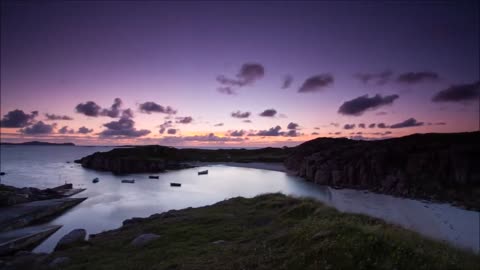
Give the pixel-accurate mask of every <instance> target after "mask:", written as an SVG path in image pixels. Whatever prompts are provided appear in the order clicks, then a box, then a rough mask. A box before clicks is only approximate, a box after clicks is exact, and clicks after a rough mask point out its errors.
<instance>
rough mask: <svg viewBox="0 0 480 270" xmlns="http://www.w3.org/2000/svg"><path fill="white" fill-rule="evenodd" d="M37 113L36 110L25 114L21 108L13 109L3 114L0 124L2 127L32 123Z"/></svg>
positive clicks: (19, 126) (22, 125) (14, 126)
mask: <svg viewBox="0 0 480 270" xmlns="http://www.w3.org/2000/svg"><path fill="white" fill-rule="evenodd" d="M37 115H38V112H37V111H33V112H31V113H30V114H26V113H24V112H23V111H22V110H18V109H17V110H13V111H10V112H8V113H7V114H5V115H4V116H3V118H2V120H1V121H0V126H1V127H4V128H22V127H26V126H28V125H30V124H32V123H33V121H34V120H35V117H36V116H37Z"/></svg>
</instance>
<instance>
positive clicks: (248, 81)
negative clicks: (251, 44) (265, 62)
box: [217, 63, 265, 95]
mask: <svg viewBox="0 0 480 270" xmlns="http://www.w3.org/2000/svg"><path fill="white" fill-rule="evenodd" d="M264 76H265V68H264V67H263V66H262V65H261V64H258V63H246V64H243V65H242V67H241V68H240V71H239V72H238V73H237V75H236V78H228V77H226V76H223V75H220V76H218V77H217V82H219V83H220V84H221V85H222V87H219V88H218V89H217V90H218V91H219V92H220V93H224V94H228V95H233V94H236V93H235V90H234V87H243V86H246V85H252V84H253V83H255V81H257V80H260V79H261V78H263V77H264Z"/></svg>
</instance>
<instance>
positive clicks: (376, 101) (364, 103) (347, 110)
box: [338, 94, 399, 116]
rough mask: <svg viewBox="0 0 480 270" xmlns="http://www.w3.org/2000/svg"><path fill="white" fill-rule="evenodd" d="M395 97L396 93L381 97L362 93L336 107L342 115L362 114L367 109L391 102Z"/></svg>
mask: <svg viewBox="0 0 480 270" xmlns="http://www.w3.org/2000/svg"><path fill="white" fill-rule="evenodd" d="M397 98H399V96H398V95H390V96H385V97H382V96H381V95H378V94H377V95H375V96H373V97H368V95H363V96H360V97H357V98H354V99H352V100H349V101H346V102H344V103H343V104H342V106H340V108H339V109H338V113H340V114H343V115H354V116H359V115H362V114H363V113H364V112H365V111H367V110H375V109H377V108H379V107H381V106H385V105H390V104H392V103H393V102H394V101H395V100H396V99H397Z"/></svg>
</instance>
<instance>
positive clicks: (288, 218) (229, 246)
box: [46, 194, 480, 270]
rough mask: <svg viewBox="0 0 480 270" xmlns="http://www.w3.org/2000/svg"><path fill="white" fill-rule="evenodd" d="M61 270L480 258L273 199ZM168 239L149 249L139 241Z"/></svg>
mask: <svg viewBox="0 0 480 270" xmlns="http://www.w3.org/2000/svg"><path fill="white" fill-rule="evenodd" d="M125 224H127V225H125V226H123V227H122V228H120V229H118V230H114V231H109V232H105V233H102V234H99V235H96V236H95V237H93V238H92V239H91V240H90V242H89V244H85V245H82V246H77V247H73V248H71V249H67V250H65V251H61V252H55V253H54V254H52V255H50V256H49V257H48V258H47V259H46V260H47V261H46V262H47V263H48V260H53V259H54V258H57V257H62V256H66V257H68V258H70V261H69V262H68V263H66V264H65V265H62V267H61V269H112V270H113V269H478V265H480V257H479V256H477V255H473V254H470V253H468V252H464V251H460V250H457V249H454V248H452V247H449V246H447V245H446V244H442V243H439V242H436V241H432V240H428V239H425V238H422V237H420V236H419V235H418V234H416V233H413V232H410V231H407V230H404V229H401V228H398V227H396V226H392V225H389V224H386V223H384V222H383V221H381V220H378V219H374V218H369V217H366V216H362V215H353V214H344V213H340V212H338V211H336V210H334V209H332V208H330V207H326V206H324V205H322V204H320V203H318V202H315V201H313V200H309V199H295V198H291V197H287V196H284V195H281V194H268V195H262V196H258V197H255V198H252V199H245V198H233V199H230V200H227V201H223V202H219V203H217V204H215V205H212V206H207V207H202V208H188V209H184V210H179V211H169V212H166V213H163V214H157V215H153V216H152V217H150V218H147V219H132V220H129V221H127V222H126V223H125ZM143 233H154V234H158V235H160V237H159V238H158V239H155V240H153V241H152V242H150V243H148V244H147V245H146V246H143V247H133V246H132V245H131V244H130V243H131V242H132V240H133V239H135V238H136V237H137V236H138V235H140V234H143Z"/></svg>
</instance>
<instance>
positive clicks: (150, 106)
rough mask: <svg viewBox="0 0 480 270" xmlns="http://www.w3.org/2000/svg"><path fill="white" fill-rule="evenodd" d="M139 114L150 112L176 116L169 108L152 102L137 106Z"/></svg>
mask: <svg viewBox="0 0 480 270" xmlns="http://www.w3.org/2000/svg"><path fill="white" fill-rule="evenodd" d="M139 109H140V112H142V113H147V114H151V113H152V112H156V113H165V114H176V113H177V111H176V110H175V109H173V108H172V107H170V106H166V107H164V106H162V105H159V104H157V103H155V102H152V101H147V102H145V103H142V104H140V105H139Z"/></svg>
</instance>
